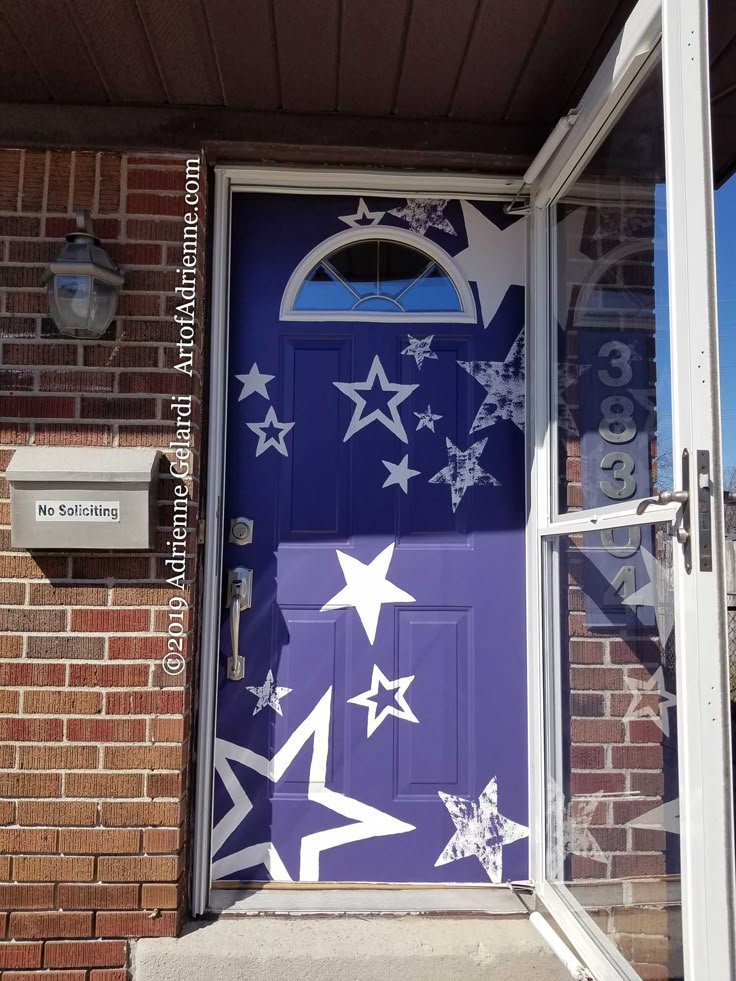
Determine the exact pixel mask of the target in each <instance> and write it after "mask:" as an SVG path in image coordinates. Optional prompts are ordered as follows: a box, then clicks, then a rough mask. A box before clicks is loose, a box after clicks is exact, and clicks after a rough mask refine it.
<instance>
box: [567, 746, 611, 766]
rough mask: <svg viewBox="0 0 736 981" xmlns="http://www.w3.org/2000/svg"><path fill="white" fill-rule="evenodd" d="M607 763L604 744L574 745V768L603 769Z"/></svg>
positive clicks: (572, 755) (571, 750) (572, 748)
mask: <svg viewBox="0 0 736 981" xmlns="http://www.w3.org/2000/svg"><path fill="white" fill-rule="evenodd" d="M604 763H605V749H604V747H603V746H572V747H571V748H570V765H571V766H572V767H573V769H578V770H580V769H586V770H602V769H603V766H604Z"/></svg>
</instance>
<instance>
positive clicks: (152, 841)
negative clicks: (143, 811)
mask: <svg viewBox="0 0 736 981" xmlns="http://www.w3.org/2000/svg"><path fill="white" fill-rule="evenodd" d="M181 846H182V831H181V829H179V828H146V830H145V831H144V832H143V851H144V852H145V853H146V855H167V854H171V853H173V852H178V851H179V849H180V848H181ZM155 905H159V904H158V903H156V904H155Z"/></svg>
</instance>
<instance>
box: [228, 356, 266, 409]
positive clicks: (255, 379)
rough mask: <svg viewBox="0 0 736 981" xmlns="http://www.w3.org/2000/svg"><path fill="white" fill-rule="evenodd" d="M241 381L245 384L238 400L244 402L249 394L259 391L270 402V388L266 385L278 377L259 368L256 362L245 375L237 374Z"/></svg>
mask: <svg viewBox="0 0 736 981" xmlns="http://www.w3.org/2000/svg"><path fill="white" fill-rule="evenodd" d="M235 377H236V378H237V379H238V381H239V382H242V384H243V390H242V391H241V393H240V395H238V402H242V401H243V399H247V398H248V396H249V395H253V393H254V392H257V393H258V395H262V396H263V398H264V399H266V400H267V401H268V402H270V401H271V396H270V395H269V394H268V389H267V388H266V386H267V385H268V383H269V382H270V381H273V380H274V378H275V377H276V376H275V375H265V374H264V373H263V372H262V371H259V370H258V365H257V364H256V363H255V362H254V363H253V364H252V365H251V369H250V371H248V372H247V373H246V374H245V375H236V376H235Z"/></svg>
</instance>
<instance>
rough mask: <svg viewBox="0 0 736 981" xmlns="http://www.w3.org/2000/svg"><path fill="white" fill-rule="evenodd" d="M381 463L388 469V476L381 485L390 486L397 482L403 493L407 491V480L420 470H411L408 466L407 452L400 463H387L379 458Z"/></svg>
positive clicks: (416, 474)
mask: <svg viewBox="0 0 736 981" xmlns="http://www.w3.org/2000/svg"><path fill="white" fill-rule="evenodd" d="M381 463H382V464H383V465H384V467H386V469H387V470H388V477H386V479H385V480H384V482H383V485H382V486H383V487H391V486H392V485H393V484H398V485H399V487H400V488H401V489H402V491H403V492H404V493H405V494H408V493H409V481H410V480H411V478H412V477H416V476H418V475H419V473H421V471H420V470H412V469H411V467H410V466H409V454H408V453H407V454H406V455H405V456H404V459H403V460H402V461H401V463H389V461H388V460H381Z"/></svg>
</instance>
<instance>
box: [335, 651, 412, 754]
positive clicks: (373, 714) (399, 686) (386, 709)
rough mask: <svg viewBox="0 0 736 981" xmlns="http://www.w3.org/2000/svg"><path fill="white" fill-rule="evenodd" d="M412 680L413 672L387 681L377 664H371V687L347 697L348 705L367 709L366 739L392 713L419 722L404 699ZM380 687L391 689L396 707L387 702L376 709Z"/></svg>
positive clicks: (408, 720)
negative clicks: (404, 676)
mask: <svg viewBox="0 0 736 981" xmlns="http://www.w3.org/2000/svg"><path fill="white" fill-rule="evenodd" d="M412 681H414V675H413V674H412V675H409V676H407V677H406V678H396V679H395V680H394V681H389V679H388V678H387V677H386V675H385V674H384V673H383V671H381V669H380V668H379V667H378V665H377V664H374V665H373V674H372V675H371V687H370V688H369V689H368V691H364V692H361V693H360V695H354V696H353V697H352V698H349V699H348V703H349V704H350V705H362V706H364V708H367V709H368V731H367V737H368V739H370V737H371V736H372V735H373V733H374V732H375V731H376V729H377V728H378V727H379V726H380V725H381V723H382V722H383V721H384V719H387V718H388V717H389V715H393V716H395V717H396V718H397V719H404V720H406V721H407V722H417V723H418V722H419V719H418V718H417V717H416V715H414V713H413V712H412V710H411V709H410V708H409V704H408V702H407V701H406V691H407V689H408V687H409V685H410V684H411V683H412ZM380 688H383V690H384V691H393V693H394V700H395V702H396V705H398V708H397V707H396V705H390V704H389V705H384V706H383V708H382V709H381V711H380V712H379V711H378V704H377V702H376V700H375V699H376V696H377V695H378V692H379V689H380Z"/></svg>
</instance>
